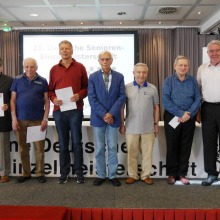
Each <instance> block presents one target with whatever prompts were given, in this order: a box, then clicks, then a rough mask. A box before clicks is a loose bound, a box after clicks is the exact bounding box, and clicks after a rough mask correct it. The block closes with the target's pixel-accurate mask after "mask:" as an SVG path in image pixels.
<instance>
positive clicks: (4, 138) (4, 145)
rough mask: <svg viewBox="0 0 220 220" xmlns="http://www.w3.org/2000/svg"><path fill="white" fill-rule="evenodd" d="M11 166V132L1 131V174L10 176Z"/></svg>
mask: <svg viewBox="0 0 220 220" xmlns="http://www.w3.org/2000/svg"><path fill="white" fill-rule="evenodd" d="M10 167H11V164H10V132H0V176H8V175H9V173H10Z"/></svg>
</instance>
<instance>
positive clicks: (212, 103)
mask: <svg viewBox="0 0 220 220" xmlns="http://www.w3.org/2000/svg"><path fill="white" fill-rule="evenodd" d="M207 48H208V51H207V52H208V55H209V58H210V63H208V64H204V65H202V66H200V67H199V69H198V74H197V80H198V83H197V81H196V80H195V79H194V78H193V77H192V76H190V74H189V73H188V70H189V65H190V63H189V59H188V58H187V57H184V56H178V57H177V58H176V60H175V62H174V70H175V72H174V74H172V75H171V76H169V77H167V78H166V79H165V81H164V84H163V88H162V101H163V105H164V109H165V112H164V127H165V135H166V142H167V157H166V164H167V165H166V166H167V176H168V178H167V183H168V184H175V181H176V180H177V179H179V180H180V181H181V182H182V183H183V184H185V185H188V184H190V181H189V180H188V179H187V178H186V176H187V172H188V163H189V157H190V153H191V147H192V141H193V134H194V129H195V121H196V120H197V121H198V122H200V121H201V122H202V134H203V143H204V164H205V172H206V173H207V174H208V178H207V179H206V180H204V181H203V182H202V185H204V186H208V185H211V184H212V183H213V182H215V181H217V180H218V174H219V172H218V171H217V170H216V158H217V145H218V138H219V129H220V113H219V112H220V111H219V110H220V109H219V110H218V108H220V89H219V86H218V84H219V82H220V41H218V40H214V41H211V42H210V43H209V44H208V46H207ZM59 54H60V56H61V60H60V61H59V63H58V64H57V65H55V66H53V67H52V68H51V70H50V78H49V85H48V83H47V81H46V79H44V78H43V77H41V76H40V75H39V74H38V73H37V62H36V60H35V59H33V58H26V59H25V60H24V62H23V67H24V73H23V74H22V75H19V76H17V77H16V78H15V79H14V80H13V79H12V78H10V77H8V76H6V75H4V74H3V67H2V66H3V62H2V60H0V70H1V71H0V72H1V75H0V94H3V96H4V104H3V106H2V111H4V113H5V114H4V115H3V116H0V122H1V123H0V144H1V146H0V182H1V183H4V182H8V181H9V173H10V155H9V142H10V131H11V128H12V129H13V130H14V131H15V133H16V137H17V140H18V144H19V153H20V156H21V162H22V168H23V173H22V176H20V177H19V178H17V183H23V182H25V181H27V180H29V179H30V178H31V170H30V155H29V150H30V144H29V143H26V137H27V128H28V127H30V126H40V129H41V131H44V130H45V129H47V123H48V114H49V106H50V105H49V102H50V100H51V101H52V103H53V104H54V110H53V118H54V121H55V125H56V128H57V132H58V141H59V158H60V178H59V180H58V183H59V184H64V183H66V182H67V181H68V178H69V174H70V167H71V164H70V163H71V157H70V152H72V153H73V156H74V157H73V160H74V173H75V175H76V182H77V183H79V184H82V183H84V182H85V179H84V175H83V148H82V120H83V99H84V98H85V97H86V96H87V95H88V99H89V103H90V106H91V117H90V124H91V126H92V128H93V135H94V142H95V159H96V171H97V178H95V180H94V182H93V185H94V186H99V185H101V184H103V183H104V181H105V180H106V178H107V177H108V179H109V181H110V183H111V184H112V185H113V186H120V185H121V182H120V180H119V179H118V178H117V168H118V156H117V144H118V131H120V133H121V134H125V139H126V146H127V166H128V178H127V179H126V181H125V182H126V183H127V184H133V183H134V182H135V181H137V180H139V179H141V180H142V181H143V182H144V183H146V184H147V185H152V184H153V180H152V178H151V168H152V153H153V146H154V140H155V137H156V136H157V134H158V132H159V128H158V122H159V118H160V116H159V95H158V91H157V88H156V87H155V86H154V85H152V84H151V83H149V82H148V81H147V77H148V66H147V65H146V64H144V63H137V64H136V65H135V66H134V70H133V75H134V81H133V82H131V83H129V84H127V85H125V83H124V77H123V75H122V74H121V73H119V72H117V71H115V70H113V69H112V68H111V64H112V62H113V57H112V54H111V52H109V51H102V52H101V53H100V54H99V56H98V62H99V64H100V67H101V68H100V70H98V71H96V72H94V73H92V74H91V75H90V76H89V79H88V76H87V72H86V68H85V67H84V65H83V64H81V63H79V62H77V61H76V60H75V59H74V58H73V57H72V55H73V47H72V44H71V42H69V41H66V40H64V41H62V42H60V44H59ZM218 74H219V75H218ZM198 85H199V86H198ZM67 87H70V88H71V89H72V91H73V95H72V96H71V97H69V101H70V102H74V103H75V104H76V108H74V109H70V110H67V111H62V110H61V107H62V105H63V104H64V102H63V100H62V99H60V98H58V97H57V93H56V91H57V90H59V89H64V88H67ZM199 87H200V88H201V94H202V105H201V96H200V91H199ZM200 108H201V111H200ZM10 115H11V117H10ZM11 118H12V120H11ZM173 121H175V123H174V122H173ZM70 139H71V149H70V146H69V143H70ZM44 144H45V141H44V140H42V141H36V142H34V146H35V154H36V173H35V174H36V176H37V180H38V182H39V183H44V182H46V178H45V175H44ZM106 150H107V154H106ZM139 153H141V173H139V172H138V158H139ZM106 156H107V158H106Z"/></svg>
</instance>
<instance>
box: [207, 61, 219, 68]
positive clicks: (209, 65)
mask: <svg viewBox="0 0 220 220" xmlns="http://www.w3.org/2000/svg"><path fill="white" fill-rule="evenodd" d="M211 66H220V62H218V64H217V65H213V64H211V62H210V63H209V64H208V67H211Z"/></svg>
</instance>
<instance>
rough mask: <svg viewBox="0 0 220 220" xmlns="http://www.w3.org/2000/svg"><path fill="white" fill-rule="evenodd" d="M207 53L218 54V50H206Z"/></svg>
mask: <svg viewBox="0 0 220 220" xmlns="http://www.w3.org/2000/svg"><path fill="white" fill-rule="evenodd" d="M208 53H211V54H213V53H218V54H219V53H220V49H217V50H208Z"/></svg>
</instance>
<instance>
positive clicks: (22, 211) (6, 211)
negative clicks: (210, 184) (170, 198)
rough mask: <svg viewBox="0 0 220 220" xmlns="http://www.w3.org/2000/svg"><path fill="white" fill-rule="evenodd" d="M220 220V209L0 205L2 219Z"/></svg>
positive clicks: (0, 218)
mask: <svg viewBox="0 0 220 220" xmlns="http://www.w3.org/2000/svg"><path fill="white" fill-rule="evenodd" d="M39 219H40V220H220V209H117V208H103V209H102V208H66V207H56V206H54V207H51V206H48V207H46V206H44V207H43V206H0V220H39Z"/></svg>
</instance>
